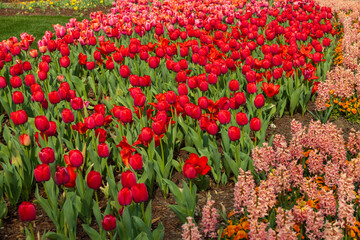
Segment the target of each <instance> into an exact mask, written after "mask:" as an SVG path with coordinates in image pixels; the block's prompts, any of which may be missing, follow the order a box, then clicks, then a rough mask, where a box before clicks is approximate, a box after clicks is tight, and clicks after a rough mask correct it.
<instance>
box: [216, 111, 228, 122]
mask: <svg viewBox="0 0 360 240" xmlns="http://www.w3.org/2000/svg"><path fill="white" fill-rule="evenodd" d="M218 119H219V122H220V123H221V124H228V123H229V122H230V120H231V112H230V111H226V110H220V111H219V113H218Z"/></svg>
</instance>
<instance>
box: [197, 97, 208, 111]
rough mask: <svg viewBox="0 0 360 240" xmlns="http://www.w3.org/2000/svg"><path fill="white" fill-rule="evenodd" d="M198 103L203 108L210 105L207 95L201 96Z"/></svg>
mask: <svg viewBox="0 0 360 240" xmlns="http://www.w3.org/2000/svg"><path fill="white" fill-rule="evenodd" d="M198 105H199V107H200V108H201V109H206V108H207V107H208V99H207V97H205V96H203V97H199V99H198Z"/></svg>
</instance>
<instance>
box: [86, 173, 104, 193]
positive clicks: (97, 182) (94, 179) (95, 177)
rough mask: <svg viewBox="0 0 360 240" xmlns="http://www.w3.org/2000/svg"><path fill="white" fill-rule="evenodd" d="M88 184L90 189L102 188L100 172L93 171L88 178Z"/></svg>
mask: <svg viewBox="0 0 360 240" xmlns="http://www.w3.org/2000/svg"><path fill="white" fill-rule="evenodd" d="M86 183H87V185H88V187H89V188H91V189H94V190H97V189H99V188H100V186H101V175H100V173H99V172H96V171H94V170H91V171H90V172H89V174H88V175H87V178H86Z"/></svg>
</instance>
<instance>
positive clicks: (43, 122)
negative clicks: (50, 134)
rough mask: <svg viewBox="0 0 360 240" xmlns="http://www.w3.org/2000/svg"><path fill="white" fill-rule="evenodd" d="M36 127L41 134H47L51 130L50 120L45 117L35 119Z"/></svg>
mask: <svg viewBox="0 0 360 240" xmlns="http://www.w3.org/2000/svg"><path fill="white" fill-rule="evenodd" d="M35 126H36V128H37V129H38V130H39V131H40V132H45V131H46V130H48V129H49V127H50V124H49V120H48V119H47V118H46V117H45V116H37V117H35Z"/></svg>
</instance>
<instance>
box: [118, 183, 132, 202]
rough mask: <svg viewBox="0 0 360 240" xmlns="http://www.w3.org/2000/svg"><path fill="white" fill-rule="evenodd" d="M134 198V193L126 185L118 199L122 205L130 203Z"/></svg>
mask: <svg viewBox="0 0 360 240" xmlns="http://www.w3.org/2000/svg"><path fill="white" fill-rule="evenodd" d="M132 200H133V197H132V193H131V191H130V189H129V188H127V187H124V188H122V189H121V190H120V191H119V193H118V201H119V204H120V205H121V206H127V205H130V204H131V202H132Z"/></svg>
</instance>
